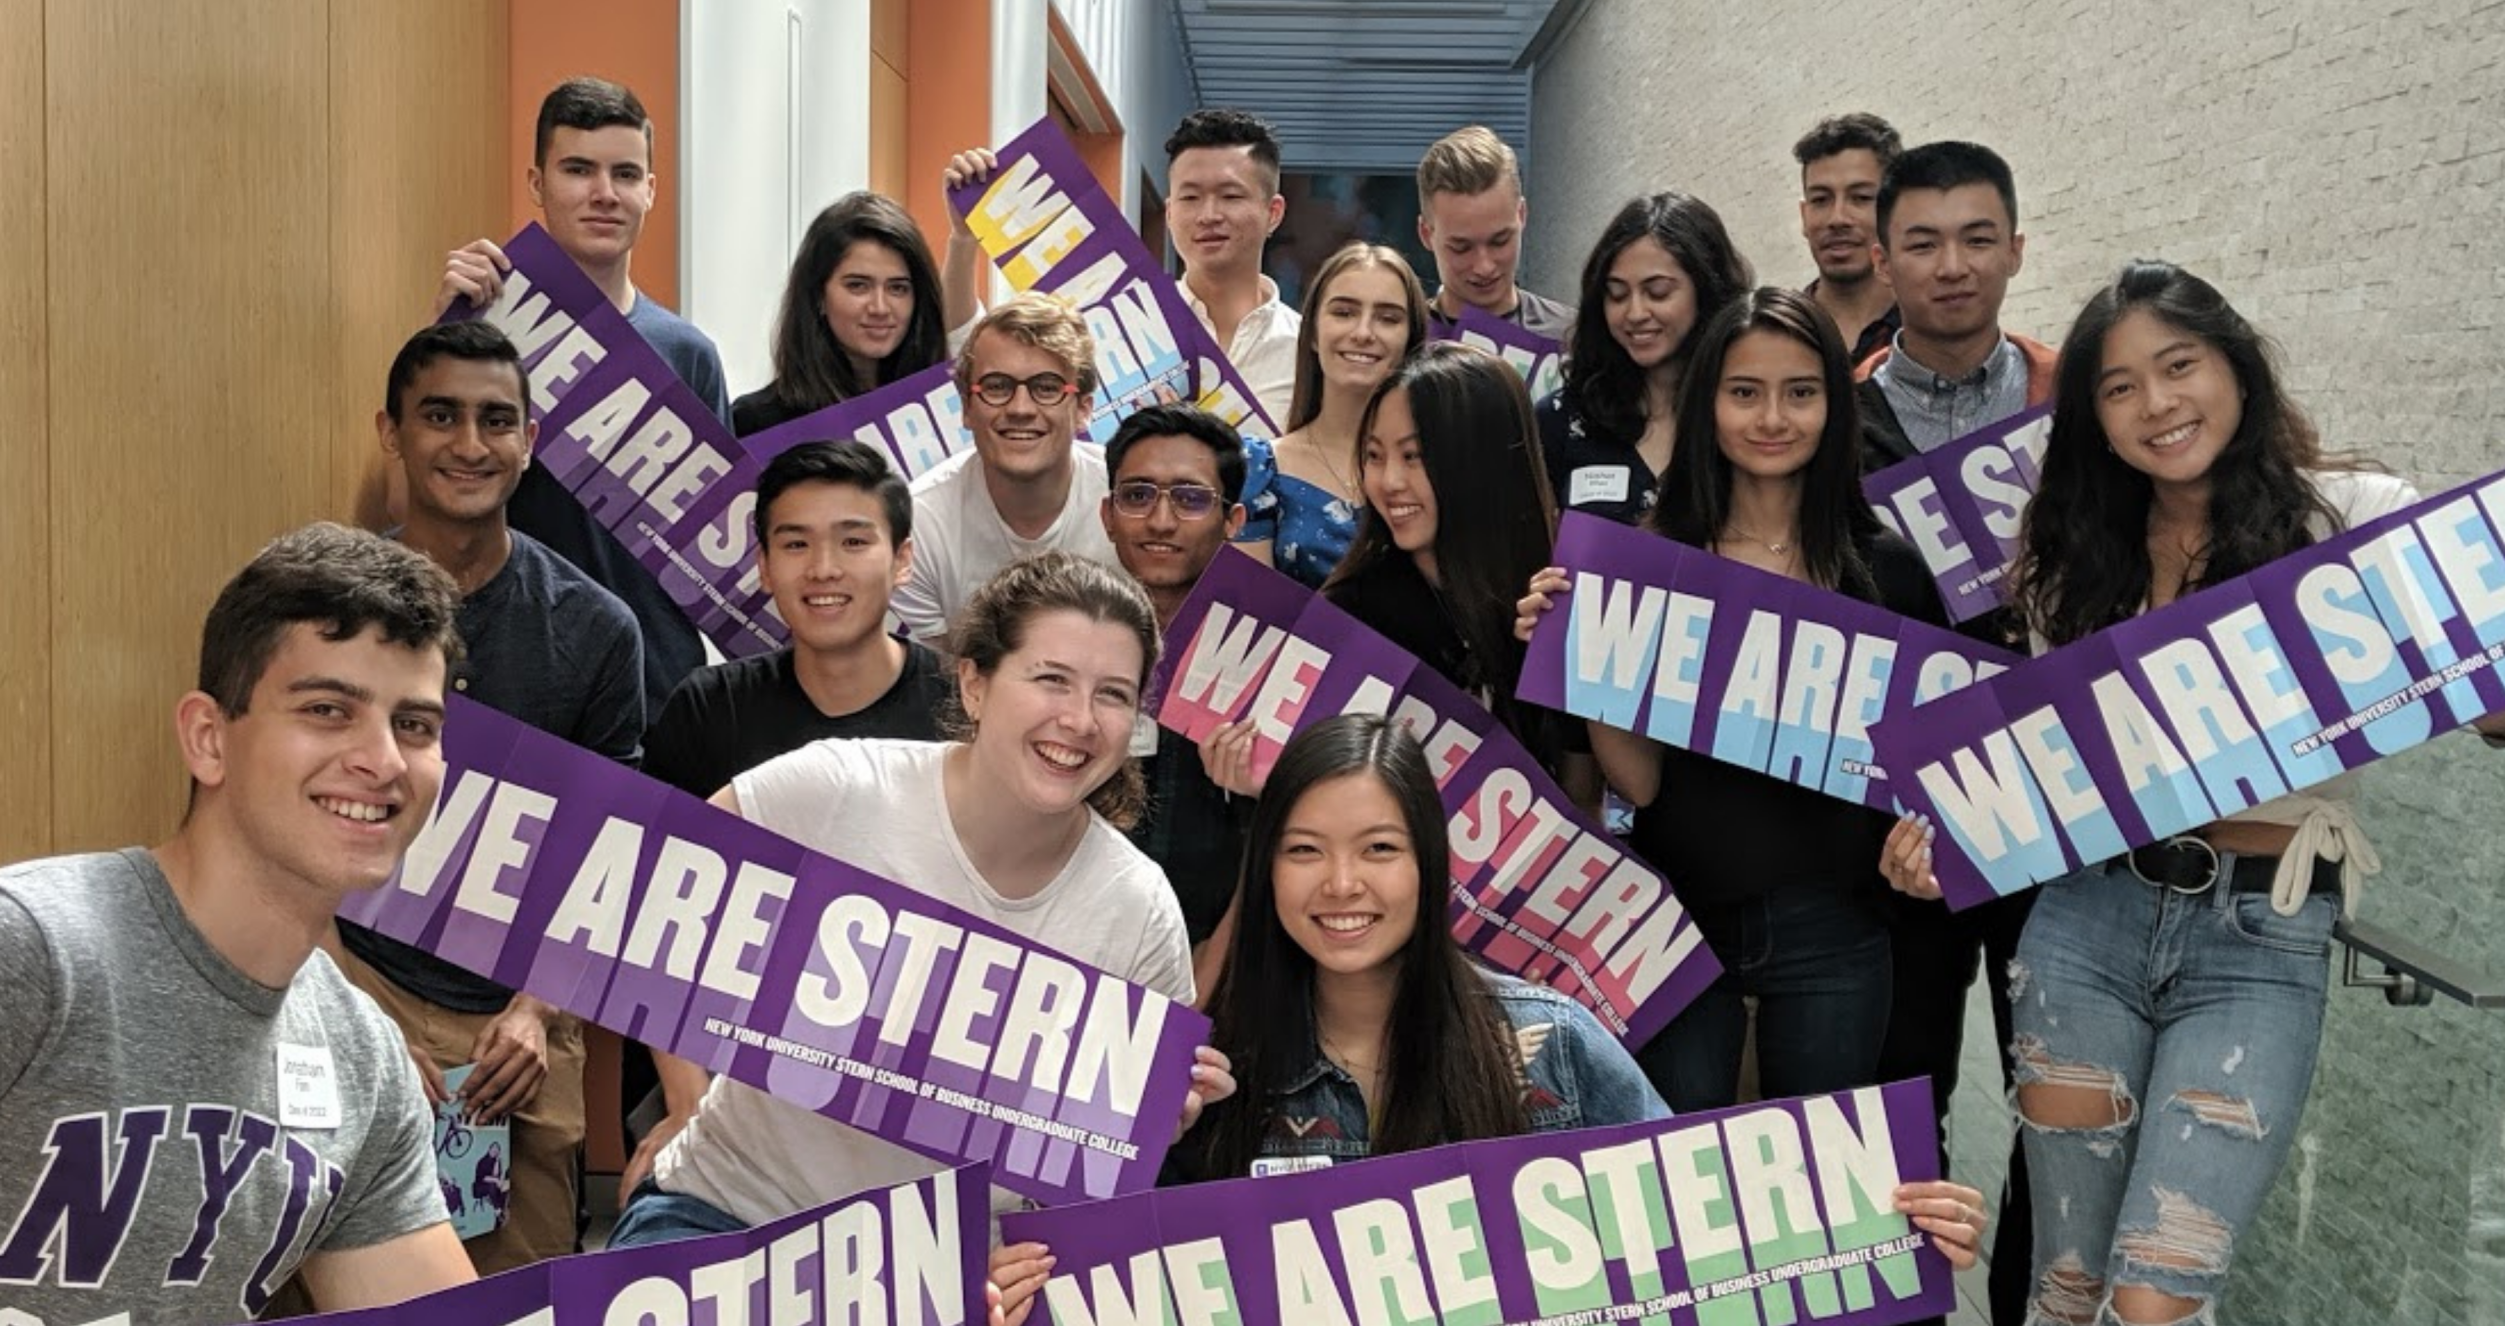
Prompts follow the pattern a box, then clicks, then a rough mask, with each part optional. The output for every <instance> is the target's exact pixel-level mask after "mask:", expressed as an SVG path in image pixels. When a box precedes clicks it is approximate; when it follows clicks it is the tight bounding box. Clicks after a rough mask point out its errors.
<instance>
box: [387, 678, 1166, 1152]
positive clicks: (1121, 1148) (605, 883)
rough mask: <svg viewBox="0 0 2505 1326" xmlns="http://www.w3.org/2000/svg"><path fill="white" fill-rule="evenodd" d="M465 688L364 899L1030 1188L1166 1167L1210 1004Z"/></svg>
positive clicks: (661, 1037) (740, 1067)
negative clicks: (1177, 996) (680, 785)
mask: <svg viewBox="0 0 2505 1326" xmlns="http://www.w3.org/2000/svg"><path fill="white" fill-rule="evenodd" d="M451 703H452V717H451V721H450V722H448V723H447V724H446V726H445V741H444V755H445V764H446V768H445V774H444V785H443V794H442V796H441V797H440V798H439V800H438V802H437V804H436V807H435V809H434V813H433V814H432V815H430V816H429V817H428V819H427V823H426V827H425V828H424V829H423V830H421V831H420V832H419V834H418V837H417V840H416V841H415V842H414V843H412V844H411V845H410V848H409V853H408V856H407V858H406V860H405V861H404V862H403V864H402V866H401V869H400V871H399V873H398V874H397V875H395V876H394V877H393V879H392V880H391V882H389V883H387V884H385V885H384V886H383V887H381V888H378V889H375V890H373V891H372V892H369V893H364V894H359V895H357V896H356V897H354V898H351V899H350V900H349V902H348V903H347V905H345V906H343V907H342V908H341V909H340V915H341V916H342V917H343V918H344V919H347V920H351V921H355V922H358V923H360V924H363V925H367V926H370V927H372V928H373V929H375V930H377V931H380V932H382V933H383V934H386V935H389V936H391V937H392V938H394V939H398V940H401V941H403V942H406V943H410V944H415V945H418V946H419V947H421V948H423V949H425V950H426V951H428V952H430V953H432V954H434V955H435V956H437V957H440V958H443V959H444V960H446V961H448V962H452V963H455V964H458V965H460V966H462V967H465V968H468V969H469V970H471V971H474V972H477V973H479V974H480V975H483V976H488V977H491V978H493V979H494V980H496V981H497V982H499V983H501V984H504V985H507V986H511V987H514V988H517V989H522V990H527V991H529V992H530V993H531V994H532V995H534V996H536V997H538V998H540V999H544V1000H546V1001H547V1002H549V1003H551V1004H555V1005H556V1006H557V1007H559V1008H562V1009H565V1010H567V1011H568V1012H571V1013H575V1014H578V1015H580V1016H582V1017H583V1018H585V1019H586V1020H588V1021H591V1022H594V1023H597V1024H599V1025H600V1026H603V1027H607V1028H609V1029H610V1030H612V1031H615V1032H617V1033H618V1034H619V1035H621V1036H625V1037H628V1038H629V1039H633V1040H640V1041H643V1042H645V1043H647V1044H650V1045H653V1046H655V1047H657V1048H660V1049H664V1050H667V1051H669V1052H671V1053H673V1054H676V1055H678V1056H680V1057H682V1058H685V1059H690V1060H693V1061H695V1062H697V1063H699V1064H702V1065H704V1066H705V1067H707V1068H709V1069H711V1070H712V1071H714V1072H717V1073H726V1074H728V1075H729V1076H731V1077H733V1078H736V1079H738V1080H739V1081H741V1082H745V1083H747V1084H748V1085H750V1086H753V1087H756V1088H758V1089H760V1090H763V1091H767V1092H770V1093H771V1094H773V1095H775V1096H776V1097H778V1098H780V1099H782V1100H785V1101H789V1102H791V1103H793V1104H796V1105H799V1106H801V1107H802V1108H804V1109H809V1110H814V1111H816V1112H817V1113H819V1114H822V1115H825V1116H826V1117H827V1118H829V1119H833V1120H836V1121H837V1122H840V1123H843V1124H847V1125H849V1126H851V1127H854V1128H858V1129H861V1130H862V1131H864V1132H867V1133H870V1134H873V1135H875V1136H877V1137H879V1138H881V1139H884V1140H885V1141H888V1142H891V1143H893V1144H895V1145H897V1146H900V1147H904V1148H907V1149H909V1150H912V1151H915V1152H918V1153H920V1154H922V1155H925V1156H929V1157H932V1158H934V1159H937V1160H941V1161H945V1162H950V1163H954V1162H956V1161H960V1160H982V1161H988V1162H990V1163H991V1164H992V1166H993V1175H994V1178H995V1180H996V1181H997V1182H999V1183H1000V1184H1001V1185H1002V1186H1003V1187H1007V1188H1012V1189H1015V1190H1016V1191H1018V1192H1020V1193H1024V1194H1026V1195H1029V1196H1033V1197H1036V1198H1040V1199H1043V1200H1048V1201H1068V1200H1073V1199H1079V1198H1086V1197H1104V1196H1110V1195H1112V1194H1114V1193H1120V1192H1128V1191H1131V1190H1134V1189H1137V1188H1143V1187H1146V1186H1148V1185H1149V1184H1150V1183H1152V1182H1154V1181H1155V1178H1156V1174H1157V1167H1158V1164H1159V1162H1160V1161H1161V1160H1162V1158H1163V1157H1164V1154H1165V1150H1166V1147H1167V1145H1168V1144H1169V1143H1170V1142H1171V1141H1172V1139H1173V1135H1174V1127H1175V1122H1176V1119H1177V1117H1178V1116H1179V1115H1180V1113H1181V1110H1182V1104H1183V1097H1184V1093H1185V1091H1186V1089H1187V1087H1188V1083H1189V1073H1190V1069H1191V1063H1192V1052H1193V1049H1194V1047H1195V1046H1198V1045H1201V1044H1205V1043H1206V1042H1207V1040H1208V1038H1209V1023H1208V1021H1207V1019H1205V1018H1202V1017H1201V1016H1200V1015H1199V1014H1198V1013H1195V1012H1193V1011H1192V1010H1191V1009H1189V1008H1184V1007H1180V1006H1178V1005H1175V1004H1173V1003H1171V1002H1169V1001H1168V1000H1166V999H1165V998H1164V997H1163V996H1160V995H1158V994H1156V993H1155V992H1153V991H1150V990H1146V989H1143V988H1140V987H1138V986H1134V985H1130V984H1128V983H1126V982H1124V981H1122V980H1120V979H1118V978H1116V977H1114V976H1111V975H1109V974H1107V973H1104V972H1100V971H1094V970H1091V969H1089V968H1087V967H1084V966H1082V965H1080V964H1079V963H1077V962H1074V961H1072V960H1071V959H1069V958H1066V957H1063V956H1062V955H1060V954H1058V953H1055V952H1053V951H1052V950H1050V949H1048V948H1045V947H1043V946H1042V945H1039V944H1037V943H1035V942H1033V941H1032V940H1029V939H1026V938H1024V937H1022V936H1020V935H1017V934H1014V933H1012V932H1010V931H1007V930H1004V929H1002V928H1001V927H999V926H997V925H994V924H992V923H990V922H988V921H985V920H983V919H981V918H979V917H975V916H971V915H968V914H966V913H964V912H961V911H958V910H957V909H955V908H953V907H949V906H947V905H945V904H942V903H939V902H936V901H934V900H932V899H930V898H927V897H924V896H923V895H922V894H920V893H918V892H916V891H914V890H912V889H910V888H906V887H904V886H903V885H901V884H895V883H891V882H889V881H887V880H884V879H881V878H879V877H877V876H875V875H872V874H869V873H868V872H866V871H862V870H858V869H855V868H853V867H851V866H848V865H845V864H843V863H842V862H839V861H835V860H831V859H829V858H827V857H823V856H819V855H817V854H815V853H812V852H809V851H807V850H806V849H804V848H802V847H800V846H799V845H798V844H796V843H793V842H790V841H788V840H786V839H783V838H780V837H778V836H776V835H775V834H773V833H770V832H768V831H767V830H765V829H763V828H761V827H759V826H757V825H754V824H751V823H749V822H747V821H746V820H743V819H740V818H739V817H738V816H736V815H732V814H729V813H728V812H726V811H723V810H720V809H718V808H716V807H713V806H710V805H707V804H706V803H704V802H702V801H699V800H697V799H696V798H694V797H691V796H688V795H686V794H685V793H683V792H680V791H678V790H676V789H675V788H670V787H666V786H664V785H662V784H660V783H658V782H655V781H653V780H652V779H649V778H646V777H643V776H642V775H640V774H636V773H633V772H631V771H629V770H625V769H620V768H619V767H617V766H616V765H615V764H612V763H610V762H609V761H607V760H605V759H602V758H601V757H599V756H597V755H593V754H591V753H590V752H588V751H584V750H580V749H578V748H576V747H573V746H570V745H567V744H566V743H565V742H562V741H559V740H557V739H556V738H554V737H551V736H548V735H547V734H545V733H542V732H540V731H538V730H536V729H534V728H531V727H528V726H525V725H524V724H521V723H519V722H516V721H514V720H513V719H510V718H507V717H505V716H504V715H502V714H499V713H497V712H495V711H494V710H492V709H488V708H486V707H485V706H483V705H477V704H472V703H470V702H469V701H467V700H464V699H463V698H461V697H460V696H453V697H451Z"/></svg>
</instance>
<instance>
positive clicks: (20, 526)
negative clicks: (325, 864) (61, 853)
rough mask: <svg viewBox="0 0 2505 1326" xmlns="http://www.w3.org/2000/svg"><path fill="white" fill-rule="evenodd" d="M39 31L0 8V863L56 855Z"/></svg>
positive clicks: (23, 7) (31, 20)
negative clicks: (2, 37) (5, 744)
mask: <svg viewBox="0 0 2505 1326" xmlns="http://www.w3.org/2000/svg"><path fill="white" fill-rule="evenodd" d="M43 30H44V0H0V32H5V33H8V34H9V37H8V39H7V40H6V41H0V180H7V181H8V182H9V183H8V187H7V188H4V189H0V401H6V402H8V415H7V418H8V422H7V424H5V425H0V641H4V642H6V643H5V645H4V646H0V732H7V733H9V734H10V741H9V749H8V751H7V754H6V756H5V758H0V861H21V860H24V859H26V858H27V857H30V856H40V855H42V854H43V853H45V852H47V851H49V850H50V849H51V845H52V743H51V741H50V740H49V739H48V729H49V724H50V715H51V712H52V594H51V593H50V585H51V578H52V572H51V561H52V559H51V549H50V547H49V546H48V545H49V541H50V538H51V533H50V531H51V523H52V522H51V510H50V507H49V506H48V504H47V503H46V502H45V497H46V492H45V488H46V485H45V480H44V470H45V467H46V465H47V464H48V463H49V441H48V433H49V428H48V420H47V419H46V410H45V399H46V395H47V393H46V391H45V386H46V384H45V364H46V362H47V356H46V354H45V346H44V246H45V241H44V104H43V103H44V76H43V54H44V43H43Z"/></svg>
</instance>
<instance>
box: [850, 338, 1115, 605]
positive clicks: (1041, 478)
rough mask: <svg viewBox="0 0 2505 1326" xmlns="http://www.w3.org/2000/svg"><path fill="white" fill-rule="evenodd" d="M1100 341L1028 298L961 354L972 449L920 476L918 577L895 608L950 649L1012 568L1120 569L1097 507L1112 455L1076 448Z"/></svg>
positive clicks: (960, 379)
mask: <svg viewBox="0 0 2505 1326" xmlns="http://www.w3.org/2000/svg"><path fill="white" fill-rule="evenodd" d="M1095 364H1096V342H1095V338H1093V337H1091V336H1089V335H1088V332H1087V320H1086V319H1085V318H1083V317H1081V316H1079V312H1078V310H1077V309H1076V308H1074V307H1072V306H1071V304H1070V303H1069V302H1068V301H1066V300H1062V299H1058V298H1055V297H1054V296H1051V295H1044V294H1036V293H1034V292H1031V291H1030V292H1028V293H1026V294H1022V295H1018V296H1016V297H1015V298H1012V299H1010V300H1009V301H1008V302H1006V303H1004V304H1002V305H1001V306H1000V307H999V308H996V309H993V310H992V311H991V312H990V313H988V314H986V315H984V317H983V320H982V321H980V322H978V323H976V324H975V325H974V331H973V334H972V335H971V336H969V337H968V338H967V339H966V345H965V350H964V351H963V352H962V353H960V354H959V355H958V356H957V368H956V378H957V392H958V395H959V396H960V397H962V398H963V399H964V402H965V422H966V427H967V429H968V430H970V431H971V432H972V433H973V434H974V446H973V448H972V449H971V450H968V451H961V452H958V453H957V454H956V455H954V456H951V457H949V458H948V459H947V460H944V461H942V462H940V463H939V464H937V465H935V466H932V467H931V468H930V469H929V470H928V471H926V472H925V473H924V474H923V475H922V476H921V477H920V478H918V479H915V480H914V481H913V528H914V530H915V531H916V538H915V540H914V549H913V558H912V562H913V567H912V574H911V575H909V576H907V577H906V579H905V582H904V583H903V584H902V585H899V586H898V587H897V589H896V593H895V598H894V601H893V611H894V613H895V616H896V619H897V621H898V622H900V623H901V624H902V625H903V627H904V629H905V631H906V632H907V633H908V634H909V635H911V636H912V637H913V638H914V639H916V640H923V641H928V642H931V643H933V644H942V643H943V642H944V641H945V640H946V638H947V634H948V629H949V627H950V626H951V625H952V624H953V623H954V621H955V619H956V615H957V612H958V610H959V609H961V608H963V607H964V606H965V605H966V603H967V602H968V601H969V600H971V599H972V598H973V597H974V591H976V590H977V589H980V588H982V587H983V584H984V582H986V581H988V580H990V579H991V578H992V576H993V574H994V573H996V572H998V571H999V570H1000V569H1001V568H1002V567H1004V566H1007V565H1008V564H1009V563H1011V562H1014V561H1017V560H1019V559H1021V558H1025V557H1032V556H1034V555H1035V554H1037V553H1039V552H1043V551H1045V550H1047V549H1053V548H1058V549H1060V550H1062V551H1064V552H1068V553H1074V554H1076V555H1078V556H1080V557H1084V558H1087V559H1088V560H1090V561H1093V562H1098V563H1101V564H1103V565H1106V566H1112V565H1114V564H1115V560H1114V555H1113V545H1112V544H1111V543H1109V542H1107V541H1106V539H1105V529H1104V525H1103V523H1102V522H1100V521H1099V520H1097V519H1096V506H1097V503H1098V502H1099V501H1101V500H1102V499H1103V498H1104V495H1105V462H1104V449H1103V448H1101V447H1098V446H1096V445H1095V444H1094V443H1083V442H1079V441H1077V440H1076V439H1077V436H1078V428H1079V421H1080V420H1082V419H1085V418H1086V417H1087V412H1088V409H1089V405H1088V398H1089V397H1090V396H1091V395H1092V394H1093V393H1094V392H1095V390H1096V368H1095Z"/></svg>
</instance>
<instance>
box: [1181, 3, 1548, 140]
mask: <svg viewBox="0 0 2505 1326" xmlns="http://www.w3.org/2000/svg"><path fill="white" fill-rule="evenodd" d="M1167 2H1168V3H1169V4H1171V5H1172V7H1173V10H1174V16H1175V24H1176V27H1177V29H1178V30H1180V31H1181V33H1182V35H1183V44H1184V48H1185V51H1186V53H1187V54H1188V56H1189V58H1190V61H1191V66H1192V80H1193V86H1194V89H1195V91H1196V92H1197V93H1198V100H1199V103H1200V104H1201V105H1203V106H1233V107H1236V108H1238V109H1241V110H1246V111H1250V112H1252V113H1253V114H1255V115H1258V116H1260V117H1262V118H1263V119H1265V120H1268V121H1270V122H1271V123H1272V124H1273V125H1275V126H1277V128H1278V130H1279V137H1280V143H1281V151H1282V153H1283V155H1284V156H1285V159H1286V164H1287V167H1288V168H1289V169H1291V170H1363V171H1375V170H1391V171H1399V172H1403V173H1405V172H1407V171H1409V170H1412V169H1415V168H1416V166H1417V164H1418V157H1419V156H1420V155H1421V154H1423V153H1424V152H1425V151H1426V149H1427V146H1428V145H1429V144H1431V143H1433V142H1434V141H1435V140H1436V139H1438V138H1441V137H1443V136H1444V135H1445V134H1447V133H1450V132H1452V131H1453V130H1455V129H1458V128H1460V127H1461V126H1463V125H1465V124H1484V125H1486V126H1488V127H1489V128H1491V129H1493V130H1495V131H1496V132H1497V134H1498V135H1500V136H1501V137H1503V138H1504V139H1505V141H1507V142H1508V143H1511V144H1512V145H1513V146H1514V149H1515V150H1516V151H1517V152H1519V151H1524V150H1526V149H1527V148H1528V147H1529V146H1530V138H1531V75H1530V70H1529V68H1528V64H1527V62H1526V61H1525V59H1524V53H1525V51H1526V50H1530V49H1531V48H1533V47H1534V45H1535V43H1537V42H1538V41H1539V39H1540V37H1541V34H1542V30H1543V28H1546V27H1550V26H1552V25H1553V24H1556V23H1559V22H1561V21H1567V20H1570V19H1571V17H1572V14H1573V12H1574V11H1578V10H1580V9H1581V8H1582V4H1583V2H1584V0H1563V3H1560V0H1167Z"/></svg>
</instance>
